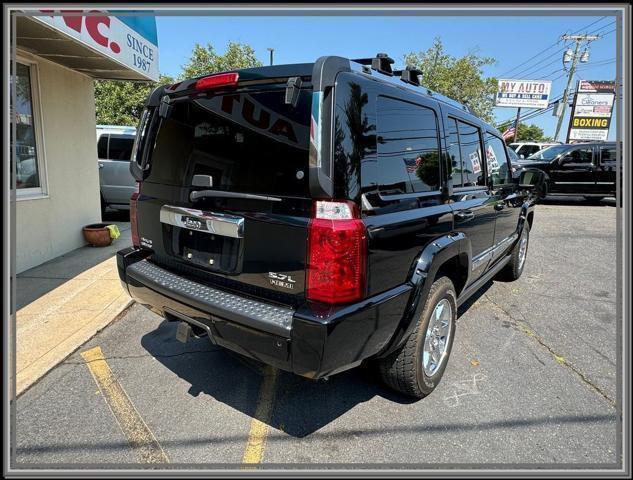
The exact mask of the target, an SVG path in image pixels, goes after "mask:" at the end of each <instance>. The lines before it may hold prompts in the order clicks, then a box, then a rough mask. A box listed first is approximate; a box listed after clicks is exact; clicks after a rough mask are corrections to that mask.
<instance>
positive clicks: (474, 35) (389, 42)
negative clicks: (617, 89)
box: [156, 15, 617, 140]
mask: <svg viewBox="0 0 633 480" xmlns="http://www.w3.org/2000/svg"><path fill="white" fill-rule="evenodd" d="M156 23H157V29H158V42H159V55H160V57H159V63H160V71H161V73H163V74H167V75H171V76H177V75H178V74H179V73H180V70H181V66H182V65H184V64H185V63H186V62H187V60H188V59H189V56H190V54H191V51H192V50H193V47H194V45H195V44H196V43H199V44H202V45H206V44H211V45H213V47H214V48H215V50H216V52H218V53H223V52H224V50H225V48H226V45H227V44H228V42H229V41H233V42H240V43H246V44H249V45H250V46H251V47H253V48H254V49H255V52H256V55H257V57H258V58H259V60H260V61H261V62H262V63H263V64H265V65H268V63H269V52H268V50H267V48H274V63H275V64H283V63H303V62H314V61H315V60H316V59H317V58H318V57H320V56H323V55H338V56H341V57H347V58H365V57H370V56H374V55H375V54H376V53H378V52H385V53H388V54H389V56H390V57H391V58H393V59H394V60H395V64H394V67H399V68H401V67H402V66H403V57H404V55H405V54H406V53H409V52H418V51H423V50H426V49H427V48H429V47H430V46H431V45H432V44H433V39H434V38H435V37H436V36H439V37H440V38H441V39H442V42H443V43H444V46H445V50H446V52H447V53H449V54H450V55H452V56H455V57H460V56H463V55H466V54H468V53H469V52H470V51H475V52H477V53H478V54H479V55H482V56H485V57H493V58H494V59H496V61H497V62H496V64H495V65H491V66H488V67H484V69H483V71H484V75H485V76H494V77H497V78H515V79H528V80H532V79H540V78H545V79H549V80H552V81H553V82H552V92H551V97H550V99H552V98H557V97H560V96H561V95H562V94H563V91H564V90H565V85H566V82H567V73H566V72H565V71H564V70H563V63H562V56H563V52H564V49H565V48H564V47H565V43H564V42H562V41H560V36H561V35H562V34H564V33H578V34H583V33H589V34H601V35H603V36H602V38H600V39H599V40H596V41H593V42H591V43H590V45H589V62H587V63H584V64H582V63H579V64H578V65H579V69H578V71H577V73H576V75H575V77H574V82H573V83H572V86H575V80H577V79H583V80H614V79H615V71H616V63H615V60H616V38H617V37H616V32H615V27H616V24H615V17H614V16H607V17H602V16H586V15H583V16H574V15H568V16H564V17H562V16H502V17H500V16H490V17H484V16H480V17H477V16H468V17H466V16H453V17H449V16H446V17H444V16H422V15H420V16H408V17H405V16H388V17H387V16H380V17H367V16H357V17H354V16H305V17H300V16H289V17H283V16H278V17H273V16H265V17H251V16H235V17H228V16H197V17H188V16H157V17H156ZM535 55H536V58H532V57H534V56H535ZM526 61H527V62H526ZM569 110H570V108H567V112H566V115H565V119H564V122H563V128H562V129H561V131H562V132H566V128H567V125H568V116H569ZM530 111H531V110H525V109H524V111H523V112H522V115H523V114H524V113H527V112H530ZM494 114H495V119H496V121H502V120H507V119H514V117H515V116H516V108H509V107H505V108H495V111H494ZM556 121H557V118H556V117H554V116H553V115H552V112H551V111H550V112H546V113H542V114H541V115H538V116H535V117H534V118H532V119H529V120H526V122H527V123H529V124H536V125H538V126H539V127H541V128H543V130H544V133H545V135H549V136H553V135H554V132H555V129H556ZM561 137H564V133H562V134H561ZM613 139H615V114H614V118H613V120H612V122H611V128H610V131H609V140H613ZM563 140H564V138H563Z"/></svg>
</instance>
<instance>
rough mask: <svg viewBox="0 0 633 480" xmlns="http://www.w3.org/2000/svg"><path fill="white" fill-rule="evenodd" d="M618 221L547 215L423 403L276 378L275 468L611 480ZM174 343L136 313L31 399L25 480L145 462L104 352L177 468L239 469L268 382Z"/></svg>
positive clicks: (585, 208) (567, 209)
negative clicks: (563, 473) (537, 473)
mask: <svg viewBox="0 0 633 480" xmlns="http://www.w3.org/2000/svg"><path fill="white" fill-rule="evenodd" d="M615 214H616V210H615V209H614V208H612V207H609V206H592V205H590V204H588V203H586V202H582V201H577V202H576V201H573V200H569V201H565V202H560V201H559V202H557V201H548V202H547V203H545V204H542V205H538V206H537V209H536V217H535V223H534V228H533V229H532V232H531V239H530V246H529V251H528V258H527V264H526V267H525V271H524V274H523V276H522V277H521V278H520V279H519V280H518V281H516V282H513V283H502V282H491V283H490V284H488V285H486V286H485V287H484V288H482V289H481V291H480V292H479V293H478V295H479V296H478V297H477V299H475V300H474V301H470V302H467V304H466V305H464V306H463V307H462V308H460V312H459V313H460V317H459V319H458V323H457V329H456V338H455V343H454V346H453V352H452V355H451V359H450V362H449V365H448V367H447V370H446V374H445V376H444V378H443V380H442V382H441V384H440V385H439V387H438V388H437V389H436V391H435V392H434V393H433V394H431V395H430V396H429V397H427V398H425V399H423V400H420V401H412V400H410V399H407V398H405V397H402V396H399V395H397V394H395V393H392V392H391V391H390V390H388V389H387V388H384V387H382V386H381V385H379V384H378V383H377V382H376V379H375V378H374V376H373V374H372V372H371V371H370V370H368V369H362V368H361V369H355V370H352V371H349V372H345V373H342V374H339V375H335V376H332V377H331V378H330V379H329V380H328V381H318V382H313V381H310V380H307V379H303V378H300V377H296V376H293V375H291V374H288V373H283V372H280V373H279V378H278V379H277V382H276V394H275V402H274V406H273V410H272V415H271V416H270V417H269V418H266V419H260V420H261V421H265V422H266V424H267V425H268V427H269V434H268V439H267V441H266V446H265V450H264V452H263V460H262V461H263V463H264V465H275V466H280V464H289V463H291V464H293V465H294V466H297V467H303V468H307V467H314V466H315V465H324V464H327V465H329V466H335V465H338V466H342V465H343V464H345V465H349V464H355V465H356V466H357V467H361V466H363V467H366V466H373V467H375V468H380V467H383V468H384V467H394V466H397V465H403V464H407V465H408V466H409V467H416V466H417V467H424V468H432V467H437V466H440V467H442V466H444V467H446V466H448V465H461V466H473V465H474V466H481V467H485V466H490V465H505V466H516V465H520V466H523V467H527V468H530V467H534V466H537V465H539V466H544V465H548V466H551V467H559V468H580V467H583V466H586V465H587V464H591V465H593V466H594V467H595V466H601V467H602V468H614V467H616V466H617V465H618V463H619V462H620V461H621V459H620V456H619V450H618V449H619V447H618V442H617V435H618V431H619V430H618V428H619V427H618V425H619V422H620V421H621V417H620V413H619V412H618V410H617V408H616V405H615V400H616V398H617V396H616V393H617V388H616V386H617V383H616V365H617V363H618V359H617V358H616V324H617V319H616V274H615V272H616V257H615V231H616V226H615ZM175 330H176V326H175V325H174V324H170V323H167V322H165V321H163V319H161V318H160V317H158V316H156V315H155V314H153V313H151V312H149V311H148V310H146V309H144V308H143V307H140V306H138V305H135V306H133V307H132V308H131V309H130V310H128V312H127V313H126V314H125V315H123V316H122V317H121V318H120V319H119V320H118V321H117V322H115V323H114V324H112V325H110V326H109V327H108V328H107V329H105V330H104V331H102V332H101V333H99V334H98V335H97V336H96V337H94V338H93V339H92V340H90V341H89V342H87V343H86V344H85V345H84V346H83V347H82V348H81V349H80V350H79V351H78V352H76V353H75V354H73V355H72V356H71V357H69V358H68V359H67V360H66V361H65V362H64V363H63V364H61V365H60V366H59V367H57V368H56V369H54V370H53V371H52V372H50V373H49V374H48V375H47V376H46V377H44V378H43V379H42V380H41V381H40V382H39V383H37V384H36V385H34V386H33V387H32V388H30V389H29V390H28V391H27V392H25V393H24V394H23V395H22V396H20V397H19V399H18V401H17V430H16V434H17V436H16V440H17V456H16V458H15V459H16V460H17V462H18V463H17V464H15V466H16V467H20V466H28V465H32V464H42V463H47V464H55V465H60V464H77V463H82V464H99V465H100V466H104V465H111V466H118V467H121V466H125V465H126V464H131V463H134V462H136V461H137V460H136V458H135V457H134V454H133V450H132V449H131V448H130V445H129V444H128V442H127V441H126V438H125V437H124V435H123V434H122V432H121V430H120V429H119V427H118V426H117V423H116V421H115V419H114V417H113V415H112V412H111V411H110V410H109V408H108V405H107V404H106V402H105V401H104V398H103V396H102V395H101V394H100V393H99V390H98V389H97V386H96V385H95V382H94V380H93V378H92V377H91V374H90V372H89V369H88V368H87V366H86V365H85V362H84V361H83V360H82V358H81V356H80V353H81V352H82V351H86V350H88V349H90V348H93V347H95V346H99V347H100V348H101V349H102V351H103V353H104V355H105V358H106V360H107V362H108V365H109V366H110V368H111V369H112V372H113V374H114V375H115V377H116V379H117V381H118V382H119V383H120V384H121V386H122V387H123V388H124V389H125V392H127V395H128V396H129V398H130V400H131V401H132V402H133V404H134V405H135V407H136V409H137V410H138V412H139V414H140V416H141V417H142V418H143V420H144V422H145V423H146V424H147V426H148V428H149V429H151V431H152V432H153V434H154V435H155V437H156V439H157V441H158V442H159V443H160V445H161V446H162V448H163V449H164V450H165V452H166V454H167V456H168V457H169V459H170V460H171V462H173V463H178V464H185V463H186V464H196V465H198V466H199V467H201V468H202V467H206V468H210V467H211V466H215V467H220V468H221V467H223V468H235V467H236V464H237V463H239V462H240V461H241V459H242V455H243V453H244V448H245V446H246V443H247V437H248V433H249V426H250V424H251V420H252V419H253V418H254V417H255V416H256V415H257V412H258V408H257V405H258V397H259V393H260V386H261V385H262V375H261V370H260V368H259V367H258V366H257V365H256V364H254V363H253V362H249V361H245V360H244V359H241V358H240V357H238V356H236V355H234V354H231V353H228V352H226V351H224V350H222V349H220V348H219V347H214V346H212V345H210V344H209V343H208V341H207V340H206V339H204V338H203V339H199V340H195V341H193V342H190V343H187V344H182V343H179V342H177V341H176V340H175ZM361 464H363V465H361Z"/></svg>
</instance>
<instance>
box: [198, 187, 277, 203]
mask: <svg viewBox="0 0 633 480" xmlns="http://www.w3.org/2000/svg"><path fill="white" fill-rule="evenodd" d="M210 197H216V198H244V199H247V200H265V201H267V202H281V198H278V197H268V196H265V195H255V194H252V193H237V192H222V191H220V190H196V191H193V192H191V195H189V198H190V199H191V201H192V202H195V201H196V200H198V199H199V198H210Z"/></svg>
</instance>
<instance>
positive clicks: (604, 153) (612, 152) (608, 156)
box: [600, 147, 618, 164]
mask: <svg viewBox="0 0 633 480" xmlns="http://www.w3.org/2000/svg"><path fill="white" fill-rule="evenodd" d="M617 153H618V152H617V150H616V148H615V147H600V162H601V163H603V164H604V163H612V164H614V163H615V162H616V161H617Z"/></svg>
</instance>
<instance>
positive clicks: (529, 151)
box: [521, 145, 540, 158]
mask: <svg viewBox="0 0 633 480" xmlns="http://www.w3.org/2000/svg"><path fill="white" fill-rule="evenodd" d="M539 150H540V147H539V146H538V145H524V146H523V148H522V149H521V155H523V156H524V157H525V158H527V157H529V156H530V155H533V154H535V153H536V152H538V151H539Z"/></svg>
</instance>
